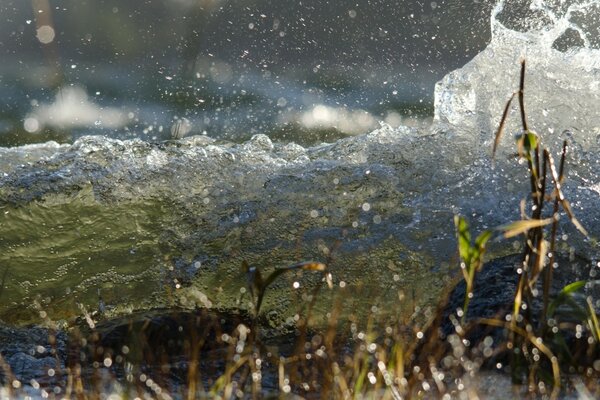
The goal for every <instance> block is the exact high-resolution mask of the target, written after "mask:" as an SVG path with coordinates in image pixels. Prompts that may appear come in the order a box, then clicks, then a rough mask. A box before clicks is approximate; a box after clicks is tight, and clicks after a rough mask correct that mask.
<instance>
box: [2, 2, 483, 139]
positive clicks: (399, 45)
mask: <svg viewBox="0 0 600 400" xmlns="http://www.w3.org/2000/svg"><path fill="white" fill-rule="evenodd" d="M493 3H494V2H493V1H491V0H481V1H477V0H439V1H414V0H413V1H405V0H400V1H398V0H353V1H349V0H331V1H325V0H302V1H300V0H293V1H292V0H236V1H229V0H148V1H122V0H62V1H52V0H0V59H1V60H2V62H1V63H0V105H1V107H0V146H16V145H22V144H27V143H35V142H44V141H47V140H56V141H58V142H71V141H73V140H75V139H76V138H77V137H79V136H81V135H87V134H102V135H106V136H109V137H113V138H120V139H126V138H134V137H135V138H141V139H143V140H152V141H153V140H165V139H173V138H179V137H183V136H187V135H193V134H206V135H209V136H211V137H214V138H217V139H219V140H224V141H225V140H226V141H234V142H239V141H243V140H247V139H248V138H250V137H251V136H252V135H254V134H256V133H264V134H267V135H269V136H270V137H271V138H272V139H273V140H278V141H286V142H287V141H295V142H298V143H300V144H303V145H310V144H314V143H319V142H321V141H333V140H336V139H337V138H340V137H343V136H346V135H356V134H361V133H365V132H368V131H370V130H372V129H374V128H377V127H378V126H379V122H380V121H383V122H386V123H388V124H390V125H392V126H397V125H400V124H403V125H411V124H417V125H418V124H424V123H427V121H428V120H430V118H431V116H432V115H433V88H434V84H435V82H436V81H437V80H439V79H441V78H442V77H443V76H444V75H445V74H446V73H448V72H449V71H451V70H453V69H455V68H458V67H460V66H462V65H463V64H464V63H466V62H467V61H468V60H469V59H471V58H472V57H473V56H474V55H476V54H477V53H478V52H480V51H481V50H482V49H483V48H484V47H485V45H486V44H487V42H488V41H489V39H490V32H489V31H490V28H489V15H490V12H491V9H492V7H493Z"/></svg>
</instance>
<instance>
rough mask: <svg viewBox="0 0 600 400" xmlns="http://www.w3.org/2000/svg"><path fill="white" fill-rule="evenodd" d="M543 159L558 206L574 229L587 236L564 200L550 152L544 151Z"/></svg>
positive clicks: (559, 179) (559, 177)
mask: <svg viewBox="0 0 600 400" xmlns="http://www.w3.org/2000/svg"><path fill="white" fill-rule="evenodd" d="M544 157H546V159H547V160H548V165H550V174H551V175H552V181H553V182H554V193H555V196H556V198H557V199H558V201H559V202H560V205H561V206H562V208H563V210H565V213H567V216H568V217H569V220H570V221H571V223H572V224H573V225H574V226H575V228H577V230H578V231H579V232H581V233H582V234H583V235H585V236H586V237H587V236H588V233H587V231H586V230H585V228H584V227H583V225H581V223H580V222H579V221H578V220H577V218H575V215H574V214H573V210H572V209H571V205H570V204H569V202H568V201H567V200H566V199H565V195H564V194H563V192H562V189H561V185H560V181H561V178H562V174H561V176H559V175H558V173H557V172H556V166H555V165H554V159H553V158H552V155H551V154H550V152H549V151H548V150H544Z"/></svg>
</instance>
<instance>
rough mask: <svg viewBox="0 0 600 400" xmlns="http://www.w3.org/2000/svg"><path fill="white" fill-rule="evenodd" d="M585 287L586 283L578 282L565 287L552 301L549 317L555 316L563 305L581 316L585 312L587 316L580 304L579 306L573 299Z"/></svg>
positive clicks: (549, 307)
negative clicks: (566, 305)
mask: <svg viewBox="0 0 600 400" xmlns="http://www.w3.org/2000/svg"><path fill="white" fill-rule="evenodd" d="M584 286H585V281H577V282H573V283H570V284H568V285H566V286H565V287H563V288H562V289H561V291H560V292H559V293H558V294H557V295H556V297H555V298H554V299H553V300H552V302H550V305H549V306H548V316H549V317H552V316H554V313H555V311H556V309H557V308H558V307H559V306H560V305H562V304H568V305H570V306H571V308H572V311H573V312H574V313H577V314H580V315H581V313H582V312H583V315H585V310H582V309H581V307H580V306H579V304H577V303H576V302H575V301H573V299H572V296H573V294H575V293H576V292H577V291H579V290H580V289H581V288H583V287H584ZM584 318H585V317H584Z"/></svg>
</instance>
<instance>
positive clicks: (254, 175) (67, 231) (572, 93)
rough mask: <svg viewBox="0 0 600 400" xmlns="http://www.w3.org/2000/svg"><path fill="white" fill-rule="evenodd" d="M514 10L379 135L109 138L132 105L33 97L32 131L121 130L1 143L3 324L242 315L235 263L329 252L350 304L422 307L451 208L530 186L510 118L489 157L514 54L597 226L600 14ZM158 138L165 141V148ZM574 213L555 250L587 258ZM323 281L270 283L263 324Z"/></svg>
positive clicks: (476, 220)
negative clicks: (409, 119) (425, 102)
mask: <svg viewBox="0 0 600 400" xmlns="http://www.w3.org/2000/svg"><path fill="white" fill-rule="evenodd" d="M561 4H562V3H561ZM508 7H509V5H508V4H503V3H501V4H499V5H498V6H497V7H496V8H495V10H494V13H493V16H492V22H491V23H492V32H493V39H492V42H491V43H490V44H489V46H488V47H487V48H486V49H485V50H484V51H483V52H482V53H480V54H479V55H477V56H476V57H475V58H474V59H473V60H472V61H471V62H469V63H468V64H467V65H465V66H464V67H463V68H461V69H459V70H456V71H454V72H452V73H450V74H448V75H447V76H446V77H445V78H444V79H443V80H442V81H440V82H439V83H438V84H437V85H436V92H435V107H436V108H435V117H434V121H433V123H432V124H431V125H430V126H424V124H422V123H420V124H417V126H416V127H414V126H413V127H407V126H399V127H391V126H389V125H388V124H385V123H383V124H382V125H381V127H379V128H377V129H374V128H375V127H377V125H378V124H379V123H378V120H379V119H381V118H380V117H379V116H376V115H373V114H369V113H363V112H362V111H356V110H347V109H344V108H334V107H333V108H332V107H330V106H325V105H321V104H318V105H315V107H314V108H311V109H307V110H303V111H298V112H295V113H288V112H279V111H277V112H276V113H274V114H273V115H272V117H273V118H272V119H273V121H282V123H289V121H293V123H295V124H300V125H302V126H303V128H305V129H308V130H318V129H319V127H320V126H319V121H329V122H327V123H325V122H323V124H324V125H323V126H325V125H327V126H329V127H331V126H333V125H335V126H337V128H339V130H340V131H344V134H343V135H340V136H346V135H347V134H357V133H360V132H359V131H358V130H353V129H358V128H357V127H362V128H364V129H369V130H371V129H373V130H372V131H371V133H368V134H364V135H358V136H350V137H345V138H341V139H338V137H339V136H337V137H333V139H334V140H331V143H324V144H315V143H318V142H320V140H315V141H313V144H312V145H310V146H309V145H306V146H301V145H299V144H296V143H294V141H293V140H284V141H279V140H277V138H276V137H274V138H270V137H269V136H268V135H267V134H269V133H270V132H261V131H260V130H258V131H257V132H256V133H257V134H256V135H253V136H252V138H251V139H249V140H245V138H246V137H245V136H243V135H242V136H240V137H239V138H242V139H244V140H242V141H241V142H240V143H237V144H232V143H229V142H223V141H222V139H223V138H228V137H227V136H225V137H221V138H220V139H219V141H217V140H216V139H214V138H211V135H209V134H206V135H203V134H200V135H195V134H198V133H202V132H198V131H195V130H194V129H197V127H198V126H202V125H201V123H200V124H198V123H197V121H189V120H181V121H180V122H179V123H177V124H175V125H169V124H168V123H167V122H161V121H156V123H149V124H148V127H147V129H148V136H147V137H144V138H145V139H152V138H155V139H157V140H156V141H143V140H140V139H132V140H119V139H116V138H114V137H120V138H125V137H127V134H126V133H123V132H127V129H126V128H125V127H126V126H127V124H128V121H129V120H130V119H132V118H134V119H135V118H138V117H137V116H136V115H137V114H136V113H133V115H134V116H133V117H132V116H131V114H130V112H128V111H127V109H126V107H123V108H118V109H116V108H111V107H99V106H98V104H96V103H95V102H94V100H93V99H92V98H90V97H89V95H87V94H86V93H85V92H83V91H82V89H80V88H76V87H73V88H70V89H64V90H63V92H61V93H60V94H59V95H58V96H57V98H56V100H55V101H54V102H52V103H49V104H39V105H37V106H36V107H34V108H32V110H31V113H30V114H29V115H28V117H27V118H26V119H25V120H24V129H25V130H35V129H39V128H40V126H42V125H44V126H45V125H46V124H50V125H52V124H55V126H57V127H58V126H62V127H63V128H65V129H66V128H69V129H76V127H75V126H70V127H68V126H67V125H68V124H70V123H72V122H70V121H73V120H74V119H73V117H74V115H76V116H77V118H79V121H80V122H85V123H86V124H89V123H91V122H92V121H93V123H94V124H96V123H97V124H98V125H101V126H103V127H104V128H105V129H108V130H110V131H111V132H113V131H114V132H119V133H117V134H116V135H112V136H113V138H106V137H103V136H86V137H82V138H79V139H78V140H77V141H75V143H73V144H72V145H58V144H56V143H52V142H49V143H45V144H38V145H31V146H28V147H13V148H1V149H0V154H1V155H2V157H1V159H0V199H1V200H0V211H1V215H0V268H2V270H3V271H4V270H6V271H7V274H6V281H5V284H4V289H3V292H2V305H1V306H0V317H1V318H2V319H3V320H5V321H9V322H12V323H17V324H19V323H26V322H34V321H36V320H37V318H38V316H39V313H40V311H44V312H46V313H48V314H49V315H51V317H52V318H53V319H54V320H58V321H62V322H65V323H66V322H68V321H70V320H72V319H73V318H75V317H76V316H78V315H80V314H81V310H82V309H87V310H96V309H99V308H101V309H102V312H103V313H104V316H116V315H122V314H126V313H128V312H130V311H131V310H134V309H135V310H148V309H152V308H163V307H181V308H189V309H194V308H196V307H199V306H200V307H206V306H219V307H222V308H229V309H231V308H242V309H244V308H248V307H249V296H248V293H246V291H245V281H244V276H243V274H242V273H241V272H240V265H241V264H242V261H244V260H245V261H248V262H249V263H250V264H252V265H256V266H261V267H264V268H266V269H269V268H273V267H276V266H284V265H290V264H292V263H295V262H297V261H300V260H305V259H316V260H319V261H326V262H329V267H330V270H331V272H332V274H333V277H334V283H335V286H336V290H341V291H342V294H343V293H347V292H344V290H346V291H348V290H351V291H352V293H361V294H362V296H351V297H349V299H348V301H347V302H346V303H345V305H344V311H343V312H345V313H346V314H347V315H350V314H353V313H355V314H357V315H358V316H359V317H364V316H366V315H367V314H369V313H376V314H380V316H381V317H382V318H391V317H396V316H398V315H403V314H406V313H412V312H413V311H414V310H415V307H418V309H420V310H426V308H427V307H428V306H431V305H432V304H434V303H435V301H436V299H437V296H438V294H439V293H440V291H441V290H442V289H443V288H444V287H445V285H446V284H447V277H448V276H449V275H452V273H449V272H450V271H453V268H454V265H455V261H456V260H455V240H454V233H453V227H452V216H453V215H454V214H456V213H461V214H463V215H466V216H467V217H468V218H469V219H470V220H471V221H472V223H473V225H474V227H475V229H478V230H479V229H483V228H489V227H493V226H497V225H500V224H502V223H505V222H508V221H512V220H516V219H518V218H519V201H520V199H521V198H523V197H525V196H526V191H527V186H528V182H527V181H526V175H525V171H524V166H521V165H518V164H517V163H516V162H515V161H514V158H513V157H512V153H514V145H513V143H512V140H511V136H512V134H513V132H515V131H517V130H518V122H519V118H518V115H517V114H518V113H517V112H516V110H513V112H512V114H511V116H510V121H511V122H510V123H509V125H508V130H507V133H506V135H505V137H504V139H503V140H502V143H501V150H500V152H499V154H498V155H497V157H498V159H497V160H496V166H495V168H492V167H491V160H490V148H491V144H492V142H493V135H494V130H495V127H496V125H497V123H498V121H499V118H500V115H501V113H502V109H503V106H504V104H505V102H506V101H507V100H508V98H509V97H510V95H511V94H512V93H513V92H514V91H515V90H517V89H518V74H519V61H520V60H521V59H523V58H525V59H526V60H527V75H526V91H525V92H526V94H525V96H526V104H527V107H528V110H529V114H528V118H529V120H530V125H531V127H532V129H534V130H536V131H537V132H538V133H540V134H541V136H542V140H543V143H544V144H545V145H547V146H548V147H549V148H550V149H551V151H552V152H553V153H554V154H558V152H559V148H560V142H561V141H562V139H568V140H569V141H570V143H571V148H572V151H571V152H570V154H569V158H568V169H567V180H566V182H565V188H564V190H565V193H566V196H567V198H568V199H570V201H571V203H572V205H573V208H574V211H575V213H576V215H577V217H578V218H579V220H580V221H581V222H582V224H583V225H584V226H585V227H586V228H587V229H588V231H589V232H590V234H591V236H592V237H595V236H596V235H597V232H598V231H599V228H600V208H598V206H597V205H598V204H599V203H598V200H599V199H598V197H599V195H600V184H599V182H598V179H597V177H598V176H599V175H598V173H599V172H600V171H599V169H600V168H599V166H598V157H597V154H598V150H599V149H598V147H599V145H600V143H599V140H598V138H599V137H600V111H599V109H598V106H597V105H598V100H599V99H598V97H599V93H600V89H599V86H598V84H599V82H600V61H599V60H600V53H599V51H600V50H599V49H598V43H597V37H598V36H597V29H598V15H599V10H598V9H599V6H598V4H597V2H593V1H590V2H578V3H573V4H571V5H570V6H567V5H552V6H551V5H549V4H546V3H542V2H534V3H533V5H532V9H531V13H532V16H531V17H529V18H528V19H527V20H526V21H519V20H518V19H514V18H512V19H511V18H508V17H507V15H509V16H510V15H511V14H510V12H511V11H510V10H508V11H507V8H508ZM534 17H535V18H534ZM507 18H508V19H509V20H510V21H512V22H510V21H508V22H507V21H506V19H507ZM531 18H534V21H538V22H539V23H533V22H531ZM524 22H527V24H528V25H527V26H524V25H522V24H521V23H524ZM269 97H270V98H275V97H277V96H276V95H275V96H272V95H270V96H269ZM291 98H293V95H287V97H286V98H285V101H286V104H288V102H290V101H292V100H289V99H291ZM231 101H240V100H239V99H238V100H231ZM282 103H283V101H282ZM236 112H237V113H242V114H244V113H246V112H247V109H246V108H238V109H236ZM70 113H75V114H74V115H72V114H70ZM248 115H250V114H248ZM242 119H243V118H242ZM242 119H236V118H234V119H232V121H236V124H238V125H237V128H236V129H240V130H243V131H244V132H245V134H247V133H248V132H253V129H254V128H252V123H249V125H244V123H242V122H240V121H241V120H242ZM201 120H202V119H201ZM286 121H287V122H286ZM331 121H335V122H334V123H332V122H331ZM388 122H389V121H388ZM396 122H398V121H397V120H396ZM395 124H396V125H397V123H395ZM191 127H194V128H191ZM341 127H344V128H343V129H342V128H341ZM221 128H222V129H225V125H222V126H220V129H221ZM362 128H361V129H362ZM165 130H166V132H167V133H166V134H165V135H166V136H165V135H163V134H162V133H163V132H165ZM152 132H158V133H159V134H157V135H155V134H154V133H152ZM169 135H170V136H171V137H173V140H170V141H159V140H158V139H164V138H165V137H169ZM180 136H186V137H185V138H179V137H180ZM234 138H235V135H233V137H231V139H234ZM330 139H331V138H330ZM335 139H338V140H335ZM300 141H301V140H300ZM566 220H567V219H566V218H564V219H563V222H564V224H563V226H564V227H563V228H562V229H563V230H562V231H561V234H560V237H561V243H560V249H561V251H563V252H566V253H568V252H573V253H578V254H579V255H582V256H583V257H585V258H586V259H588V260H589V262H590V263H595V262H596V261H597V260H598V257H599V254H598V252H597V249H596V248H595V245H594V242H593V241H591V240H590V239H589V238H586V237H583V236H582V235H581V234H579V233H578V232H577V231H576V230H575V229H573V228H572V227H570V225H569V224H568V223H567V221H566ZM518 249H519V244H518V243H517V242H511V241H497V242H494V243H493V244H492V248H491V253H490V254H491V256H494V255H496V256H499V255H504V254H509V253H513V252H515V251H516V250H518ZM320 279H321V276H320V275H318V274H310V273H305V274H302V275H296V276H290V277H288V278H286V279H282V280H281V281H278V282H276V283H275V284H274V286H273V289H272V291H270V292H269V293H270V295H268V296H267V299H266V302H265V305H264V307H263V309H264V310H266V311H265V312H266V313H268V321H269V323H270V324H271V326H272V327H273V328H282V329H283V328H284V327H286V326H287V327H289V326H292V325H293V324H294V315H295V314H296V313H297V312H298V311H299V309H300V308H301V307H302V306H301V305H302V304H303V303H305V302H306V301H307V297H306V296H307V291H306V288H312V287H314V286H315V285H316V284H317V282H319V281H320ZM294 282H296V283H297V284H296V285H294V284H293V283H294ZM295 287H298V289H295ZM336 293H337V292H336ZM331 296H332V295H331V294H330V292H327V291H325V290H324V292H323V294H322V297H321V299H322V301H320V302H319V304H318V306H317V308H319V309H320V310H321V311H327V310H328V308H329V307H331V303H330V301H329V299H330V298H331ZM423 312H424V311H423ZM424 313H425V312H424ZM320 322H321V323H322V322H323V321H320ZM316 323H317V324H318V323H319V321H317V322H316Z"/></svg>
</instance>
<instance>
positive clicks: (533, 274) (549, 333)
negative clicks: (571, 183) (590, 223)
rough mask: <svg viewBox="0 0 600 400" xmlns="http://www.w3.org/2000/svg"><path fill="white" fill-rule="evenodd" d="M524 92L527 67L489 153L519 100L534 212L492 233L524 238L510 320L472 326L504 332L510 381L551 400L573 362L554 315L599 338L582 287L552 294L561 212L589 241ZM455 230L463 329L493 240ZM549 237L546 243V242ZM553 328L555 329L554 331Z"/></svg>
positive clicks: (463, 226)
mask: <svg viewBox="0 0 600 400" xmlns="http://www.w3.org/2000/svg"><path fill="white" fill-rule="evenodd" d="M524 86H525V61H523V62H522V64H521V76H520V85H519V90H518V91H517V92H515V93H513V94H512V96H511V97H510V99H509V100H508V102H507V104H506V106H505V108H504V112H503V113H502V118H501V120H500V123H499V127H498V131H497V133H496V136H495V140H494V145H493V149H492V160H493V158H494V156H495V154H496V150H497V147H498V144H499V142H500V138H501V137H502V134H503V131H504V127H505V124H506V120H507V118H508V115H509V111H510V109H511V108H510V107H511V102H512V100H513V99H514V97H515V96H517V95H518V98H519V109H520V114H521V123H522V131H521V133H520V134H519V135H517V138H516V142H517V152H518V157H519V158H520V159H521V160H523V161H525V162H526V164H527V167H528V173H529V181H530V188H531V196H530V198H531V202H532V205H531V210H532V211H531V215H529V216H527V215H526V212H525V208H526V206H525V204H526V203H525V201H523V202H522V204H521V214H522V219H521V220H519V221H516V222H512V223H509V224H506V225H503V226H500V227H498V228H496V230H497V231H500V232H502V234H503V236H504V237H505V238H510V237H514V236H518V235H524V251H523V258H522V263H521V266H520V268H519V270H518V274H519V279H518V284H517V288H516V291H515V294H514V301H513V306H512V311H511V313H510V315H508V316H506V317H505V316H498V318H497V319H489V318H488V319H480V320H478V321H475V324H484V325H488V326H494V327H498V328H503V329H506V331H507V332H508V338H509V339H508V342H507V343H506V348H507V349H508V350H509V354H510V360H511V361H510V365H511V373H512V375H513V379H515V380H516V381H521V377H523V376H527V377H528V378H527V379H528V382H529V384H530V387H537V382H538V381H545V382H546V383H549V384H551V385H552V387H553V395H554V396H555V395H556V394H557V393H558V390H559V388H560V385H561V381H560V379H561V378H560V376H561V373H560V365H559V362H558V360H559V359H560V360H573V359H574V357H573V356H572V354H571V350H570V349H569V346H568V345H567V344H566V341H565V338H564V337H563V331H562V330H560V329H556V320H557V318H558V319H560V318H559V316H558V315H557V313H558V309H559V308H562V309H567V310H568V313H569V315H570V316H571V317H573V316H574V317H576V318H577V319H578V320H580V321H582V323H583V324H587V326H588V327H589V331H590V333H591V335H592V338H593V339H594V340H596V341H597V340H598V338H600V325H599V324H598V319H597V316H596V312H595V310H594V308H593V306H592V305H591V302H590V300H589V299H588V304H587V307H586V306H584V305H581V304H580V303H578V302H577V301H576V300H575V296H576V294H577V292H578V291H579V290H581V289H582V288H583V287H584V285H585V282H583V281H578V282H574V283H570V284H568V285H566V286H565V287H563V288H562V290H560V291H559V292H558V293H557V294H555V295H552V294H551V293H550V289H551V287H552V279H553V276H552V273H553V269H554V265H555V263H556V238H557V226H558V220H559V213H560V211H561V209H562V210H563V211H564V212H565V214H566V215H567V216H568V218H569V220H570V221H571V223H572V224H573V225H574V226H575V227H576V228H577V229H578V230H579V231H580V232H581V233H582V234H583V235H585V236H587V232H586V230H585V229H584V228H583V226H582V225H581V224H580V223H579V221H578V220H577V219H576V218H575V216H574V214H573V211H572V209H571V206H570V204H569V202H568V201H567V200H566V198H565V196H564V194H563V191H562V182H563V177H564V165H565V158H566V153H567V142H566V141H565V142H564V143H563V148H562V154H561V160H560V165H559V168H558V170H557V168H556V165H555V162H554V160H553V157H552V155H551V154H550V152H549V151H548V149H546V148H544V147H542V145H541V140H540V137H539V135H538V134H536V133H535V132H534V131H532V130H531V129H530V128H529V126H528V124H527V119H526V113H525V104H524ZM549 188H550V189H549ZM549 201H552V202H553V208H552V210H551V212H550V214H549V215H546V216H545V215H544V209H545V206H546V204H547V203H548V202H549ZM455 225H456V230H457V236H458V249H459V254H460V258H461V261H462V262H461V270H462V272H463V276H464V279H465V282H466V287H467V291H466V294H465V302H464V307H463V312H464V314H463V315H462V319H461V325H464V324H465V316H466V313H467V308H468V305H469V301H470V299H471V297H472V296H473V293H472V289H473V284H474V283H473V282H474V279H475V274H476V272H477V271H479V270H480V269H481V267H482V265H483V255H484V253H485V244H486V242H487V241H488V240H489V239H490V237H491V236H492V232H491V231H489V230H486V231H484V232H483V233H481V234H480V235H479V236H478V237H477V239H476V240H475V243H474V244H472V243H471V236H470V233H469V228H468V225H467V222H466V221H465V220H464V218H462V217H459V216H456V217H455ZM548 226H551V227H550V232H549V235H548V234H547V232H546V228H547V227H548ZM548 236H549V238H550V239H549V240H547V239H546V238H547V237H548ZM540 276H541V277H542V281H543V282H542V314H541V316H534V315H532V314H531V307H530V306H531V304H532V303H533V299H534V298H535V297H536V296H538V294H537V292H538V291H537V288H536V283H537V281H538V279H539V278H540ZM551 321H552V322H551ZM553 327H555V328H554V329H552V328H553ZM465 330H466V329H463V330H461V331H462V332H464V331H465ZM540 353H541V354H543V355H544V356H545V357H546V359H547V361H548V363H544V362H542V360H541V359H540V357H539V356H532V355H535V354H540ZM545 365H550V366H551V373H549V372H550V371H547V369H546V368H545V367H544V366H545Z"/></svg>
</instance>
